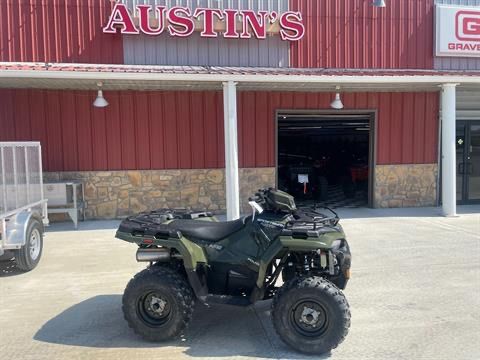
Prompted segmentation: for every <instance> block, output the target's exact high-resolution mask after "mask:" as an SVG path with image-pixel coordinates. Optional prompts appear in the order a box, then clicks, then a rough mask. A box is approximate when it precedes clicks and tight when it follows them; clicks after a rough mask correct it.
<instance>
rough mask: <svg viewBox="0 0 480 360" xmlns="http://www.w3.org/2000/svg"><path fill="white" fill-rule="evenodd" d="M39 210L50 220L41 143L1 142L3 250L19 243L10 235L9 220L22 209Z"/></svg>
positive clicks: (0, 208)
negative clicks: (45, 195) (44, 192)
mask: <svg viewBox="0 0 480 360" xmlns="http://www.w3.org/2000/svg"><path fill="white" fill-rule="evenodd" d="M30 210H36V211H37V212H38V213H39V214H41V215H42V218H43V221H44V223H45V224H46V223H48V217H47V203H46V200H44V196H43V173H42V157H41V146H40V143H39V142H0V234H1V235H2V236H1V240H0V252H2V251H1V250H2V248H9V246H14V247H16V246H18V245H19V244H17V242H18V240H14V241H13V243H12V242H11V241H10V239H9V237H8V236H7V235H8V233H7V222H8V221H9V220H10V219H11V218H13V217H15V216H17V215H18V214H20V213H21V212H23V211H30Z"/></svg>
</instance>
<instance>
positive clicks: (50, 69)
mask: <svg viewBox="0 0 480 360" xmlns="http://www.w3.org/2000/svg"><path fill="white" fill-rule="evenodd" d="M100 81H101V82H103V88H104V89H105V90H170V89H172V90H221V89H222V83H224V82H228V81H233V82H236V83H238V85H237V87H238V90H239V91H245V90H259V91H261V90H268V91H329V92H330V91H334V90H335V86H341V87H342V92H359V91H362V92H364V91H437V90H438V89H439V86H440V85H441V84H444V83H457V84H459V87H458V89H459V90H470V89H472V90H478V89H480V71H439V70H392V69H375V70H370V69H367V70H364V69H361V70H356V69H292V68H248V67H210V66H143V65H92V64H58V63H55V64H53V63H0V88H42V89H75V90H95V89H97V82H100Z"/></svg>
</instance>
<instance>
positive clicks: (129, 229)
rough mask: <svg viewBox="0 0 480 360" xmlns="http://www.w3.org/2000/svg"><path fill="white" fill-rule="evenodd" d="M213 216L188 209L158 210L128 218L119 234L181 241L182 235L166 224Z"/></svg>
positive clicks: (120, 228) (121, 225)
mask: <svg viewBox="0 0 480 360" xmlns="http://www.w3.org/2000/svg"><path fill="white" fill-rule="evenodd" d="M212 216H213V215H212V213H210V212H192V211H188V210H186V209H158V210H154V211H150V212H143V213H140V214H138V215H135V216H130V217H127V218H126V219H125V220H123V221H122V223H121V224H120V226H119V228H118V232H120V233H128V234H131V235H133V236H152V237H155V238H157V239H168V238H173V239H179V238H180V237H181V233H180V232H179V231H177V230H175V229H172V228H171V227H170V226H168V224H165V222H167V221H171V220H176V219H188V220H195V219H200V218H206V217H212Z"/></svg>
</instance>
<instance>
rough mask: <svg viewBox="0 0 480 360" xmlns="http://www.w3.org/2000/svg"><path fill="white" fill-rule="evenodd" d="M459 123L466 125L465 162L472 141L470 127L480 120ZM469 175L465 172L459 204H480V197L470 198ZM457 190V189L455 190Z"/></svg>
mask: <svg viewBox="0 0 480 360" xmlns="http://www.w3.org/2000/svg"><path fill="white" fill-rule="evenodd" d="M457 125H464V126H465V147H464V151H463V163H466V162H467V156H468V148H469V147H470V143H471V136H470V130H471V129H470V127H471V125H480V120H461V119H458V120H457ZM468 180H469V176H468V174H463V176H462V200H457V204H458V205H475V204H480V199H474V200H469V199H468V195H469V185H470V183H469V181H468ZM455 191H456V190H455Z"/></svg>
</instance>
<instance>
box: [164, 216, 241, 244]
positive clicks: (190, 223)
mask: <svg viewBox="0 0 480 360" xmlns="http://www.w3.org/2000/svg"><path fill="white" fill-rule="evenodd" d="M244 226H245V221H244V219H239V220H235V221H226V222H210V221H201V220H174V221H172V222H171V223H169V224H168V227H170V228H171V229H172V230H178V231H180V232H181V233H182V234H183V235H185V236H187V237H192V238H196V239H199V240H204V241H209V242H217V241H220V240H223V239H225V238H226V237H228V236H229V235H231V234H233V233H235V232H237V231H239V230H241V229H243V227H244Z"/></svg>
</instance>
